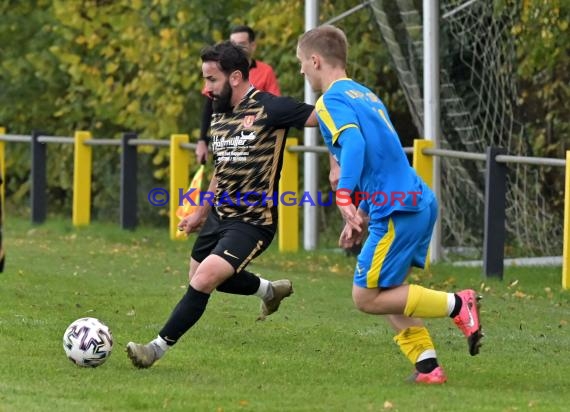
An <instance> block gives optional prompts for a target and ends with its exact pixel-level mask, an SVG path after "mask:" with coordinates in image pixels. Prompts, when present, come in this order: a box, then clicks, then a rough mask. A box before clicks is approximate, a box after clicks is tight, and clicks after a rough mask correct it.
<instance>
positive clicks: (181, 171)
mask: <svg viewBox="0 0 570 412" xmlns="http://www.w3.org/2000/svg"><path fill="white" fill-rule="evenodd" d="M188 142H189V138H188V135H187V134H173V135H172V136H170V201H169V205H170V239H173V240H176V239H185V238H184V237H179V238H178V237H176V232H177V231H178V229H177V226H178V218H177V217H176V210H177V209H178V203H179V201H180V199H179V197H180V196H179V189H182V191H183V192H185V191H186V188H187V187H188V173H189V170H190V152H189V151H188V150H186V149H183V148H181V147H180V144H182V143H188Z"/></svg>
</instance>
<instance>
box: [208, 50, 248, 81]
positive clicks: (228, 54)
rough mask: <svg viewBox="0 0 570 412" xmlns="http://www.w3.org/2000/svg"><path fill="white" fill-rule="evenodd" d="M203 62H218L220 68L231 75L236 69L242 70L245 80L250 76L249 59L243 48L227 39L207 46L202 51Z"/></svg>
mask: <svg viewBox="0 0 570 412" xmlns="http://www.w3.org/2000/svg"><path fill="white" fill-rule="evenodd" d="M200 58H201V59H202V62H216V63H218V66H219V67H220V70H221V71H222V72H224V73H225V74H226V75H228V76H229V75H230V74H231V73H233V72H234V71H236V70H239V71H240V72H241V75H242V77H243V79H244V80H247V79H248V78H249V61H248V60H247V56H246V55H245V53H244V52H243V50H242V49H241V48H240V47H238V46H235V45H234V44H233V43H232V42H230V41H228V40H226V41H223V42H221V43H217V44H215V45H214V46H208V47H205V48H204V49H203V50H202V52H201V53H200Z"/></svg>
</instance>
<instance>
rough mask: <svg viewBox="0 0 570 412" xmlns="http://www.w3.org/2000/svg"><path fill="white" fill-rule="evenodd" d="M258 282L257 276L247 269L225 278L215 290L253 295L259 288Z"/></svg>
mask: <svg viewBox="0 0 570 412" xmlns="http://www.w3.org/2000/svg"><path fill="white" fill-rule="evenodd" d="M259 284H260V280H259V277H257V276H255V275H254V274H253V273H251V272H248V271H247V270H242V271H241V272H239V273H234V274H233V275H232V276H231V277H230V278H228V279H226V281H225V282H224V283H222V284H221V285H219V286H218V287H217V288H216V290H217V291H219V292H224V293H231V294H233V295H253V294H254V293H255V292H257V290H258V289H259Z"/></svg>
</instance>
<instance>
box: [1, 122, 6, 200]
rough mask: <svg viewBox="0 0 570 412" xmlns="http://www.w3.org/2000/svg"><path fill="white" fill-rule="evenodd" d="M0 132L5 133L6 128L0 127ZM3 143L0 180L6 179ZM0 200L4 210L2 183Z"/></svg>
mask: <svg viewBox="0 0 570 412" xmlns="http://www.w3.org/2000/svg"><path fill="white" fill-rule="evenodd" d="M0 134H6V128H5V127H0ZM4 143H5V142H0V176H1V177H2V180H4V181H6V162H5V161H4V159H5V154H4V153H5V152H4ZM0 201H1V202H2V211H3V210H4V184H2V185H1V189H0Z"/></svg>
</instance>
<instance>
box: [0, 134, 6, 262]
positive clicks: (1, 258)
mask: <svg viewBox="0 0 570 412" xmlns="http://www.w3.org/2000/svg"><path fill="white" fill-rule="evenodd" d="M5 133H6V129H5V128H4V127H0V134H5ZM4 164H5V163H4V142H0V273H2V272H4V263H5V261H6V254H5V253H4V240H3V229H4V176H5V174H4V172H5V168H4Z"/></svg>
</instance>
